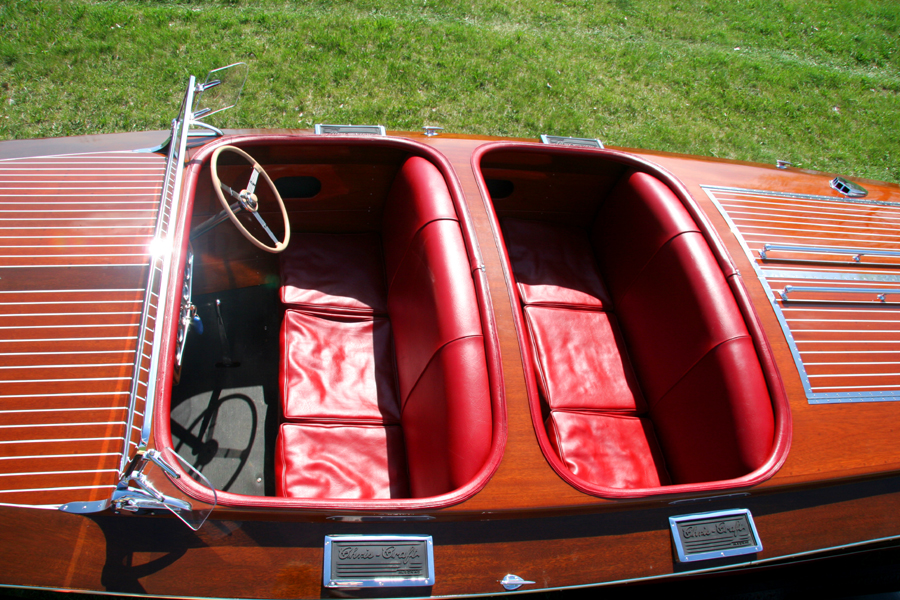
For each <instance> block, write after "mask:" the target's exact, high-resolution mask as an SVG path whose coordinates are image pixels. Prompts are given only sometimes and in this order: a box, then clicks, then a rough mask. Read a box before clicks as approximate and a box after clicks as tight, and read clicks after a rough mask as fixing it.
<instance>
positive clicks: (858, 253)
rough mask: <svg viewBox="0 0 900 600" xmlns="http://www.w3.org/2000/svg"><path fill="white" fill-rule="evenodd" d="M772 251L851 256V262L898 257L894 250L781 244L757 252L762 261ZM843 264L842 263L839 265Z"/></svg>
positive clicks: (771, 245)
mask: <svg viewBox="0 0 900 600" xmlns="http://www.w3.org/2000/svg"><path fill="white" fill-rule="evenodd" d="M772 250H778V251H782V252H806V253H809V254H852V255H853V262H857V263H858V262H859V261H860V259H861V258H862V257H863V256H900V252H897V251H896V250H876V249H864V248H828V247H823V246H786V245H783V244H766V245H765V246H763V249H762V250H760V251H759V257H760V258H761V259H763V260H775V259H769V258H768V256H767V253H768V252H770V251H772ZM840 264H844V263H840Z"/></svg>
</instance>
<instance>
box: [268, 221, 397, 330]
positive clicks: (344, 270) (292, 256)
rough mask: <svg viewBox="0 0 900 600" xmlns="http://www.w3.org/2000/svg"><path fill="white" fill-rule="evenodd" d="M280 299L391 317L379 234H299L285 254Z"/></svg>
mask: <svg viewBox="0 0 900 600" xmlns="http://www.w3.org/2000/svg"><path fill="white" fill-rule="evenodd" d="M281 301H282V302H283V303H284V304H286V305H288V306H293V307H296V308H306V309H310V310H315V311H319V312H338V313H341V314H364V315H365V314H369V315H371V314H375V315H384V314H387V304H386V301H387V287H386V285H385V275H384V267H383V258H382V250H381V236H380V235H379V234H377V233H348V234H335V233H297V234H294V235H292V236H291V243H290V245H289V246H288V249H287V250H285V251H284V253H283V254H282V255H281Z"/></svg>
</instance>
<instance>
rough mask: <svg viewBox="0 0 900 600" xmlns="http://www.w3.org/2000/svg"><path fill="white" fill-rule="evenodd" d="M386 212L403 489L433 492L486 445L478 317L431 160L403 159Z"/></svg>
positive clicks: (487, 416)
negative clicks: (405, 468) (405, 476)
mask: <svg viewBox="0 0 900 600" xmlns="http://www.w3.org/2000/svg"><path fill="white" fill-rule="evenodd" d="M441 189H443V193H437V194H435V190H437V191H438V192H440V191H441ZM384 219H385V224H384V226H383V231H384V232H385V234H384V245H385V257H386V270H387V273H388V281H389V287H388V301H387V307H388V314H389V316H390V319H391V323H392V326H393V331H394V345H395V348H396V353H397V379H398V381H399V386H400V404H401V424H402V426H403V430H404V436H405V441H406V456H407V460H408V462H409V475H410V490H411V493H412V495H413V496H414V497H423V496H433V495H437V494H442V493H445V492H449V491H451V490H453V489H455V488H457V487H459V486H461V485H463V484H465V483H466V482H467V481H468V480H469V479H470V478H471V477H472V476H473V475H474V474H475V473H476V472H477V471H478V470H479V469H480V468H481V467H482V465H483V464H484V461H485V460H486V459H487V454H488V450H489V448H490V443H491V431H492V429H491V427H492V426H491V405H490V394H489V387H488V380H487V370H486V363H485V357H484V340H483V337H482V331H481V317H480V314H479V311H478V304H477V302H476V298H475V287H474V284H473V282H472V275H471V272H470V270H469V261H468V255H467V253H466V249H465V245H464V244H463V240H462V233H461V231H460V227H459V222H458V221H457V218H456V211H455V209H454V207H453V205H452V203H451V200H450V196H449V194H448V193H447V191H446V183H445V182H444V178H443V176H442V175H441V174H440V172H439V171H438V170H437V168H436V167H435V166H434V165H432V164H431V163H429V162H428V161H425V160H423V159H418V158H411V159H409V160H408V161H407V163H406V164H405V165H404V167H403V169H402V170H401V172H400V174H399V175H398V183H396V184H395V185H394V187H393V188H392V191H391V194H390V196H389V197H388V202H387V205H386V206H385V212H384Z"/></svg>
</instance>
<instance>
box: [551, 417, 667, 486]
mask: <svg viewBox="0 0 900 600" xmlns="http://www.w3.org/2000/svg"><path fill="white" fill-rule="evenodd" d="M546 425H547V434H548V436H549V438H550V443H551V445H552V446H553V448H554V450H556V453H557V454H558V455H559V457H560V459H562V461H563V462H564V463H565V464H566V466H568V467H569V470H570V471H571V472H572V474H574V475H576V476H578V477H580V478H582V479H584V480H586V481H590V482H591V483H594V484H596V485H601V486H604V487H611V488H624V489H633V488H650V487H657V486H660V485H668V484H670V483H671V481H670V479H669V474H668V472H667V471H666V467H665V461H664V460H663V455H662V452H661V451H660V449H659V444H658V443H657V441H656V436H655V434H654V431H653V424H652V423H651V422H650V420H649V419H647V418H642V417H635V416H629V415H617V414H610V413H597V412H574V411H564V410H554V411H552V412H551V413H550V416H549V417H548V418H547V423H546Z"/></svg>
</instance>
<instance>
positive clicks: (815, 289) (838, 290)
mask: <svg viewBox="0 0 900 600" xmlns="http://www.w3.org/2000/svg"><path fill="white" fill-rule="evenodd" d="M794 292H806V293H808V294H875V296H876V297H875V299H874V300H869V301H868V302H876V301H877V302H887V296H888V295H889V294H900V288H897V289H893V288H853V287H821V286H812V285H807V286H803V285H786V286H784V289H782V290H781V301H782V302H797V300H791V299H790V298H788V294H790V293H794ZM806 302H830V301H829V300H807V301H806ZM860 302H867V301H866V300H860ZM895 304H896V303H895ZM0 329H2V327H0Z"/></svg>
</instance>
